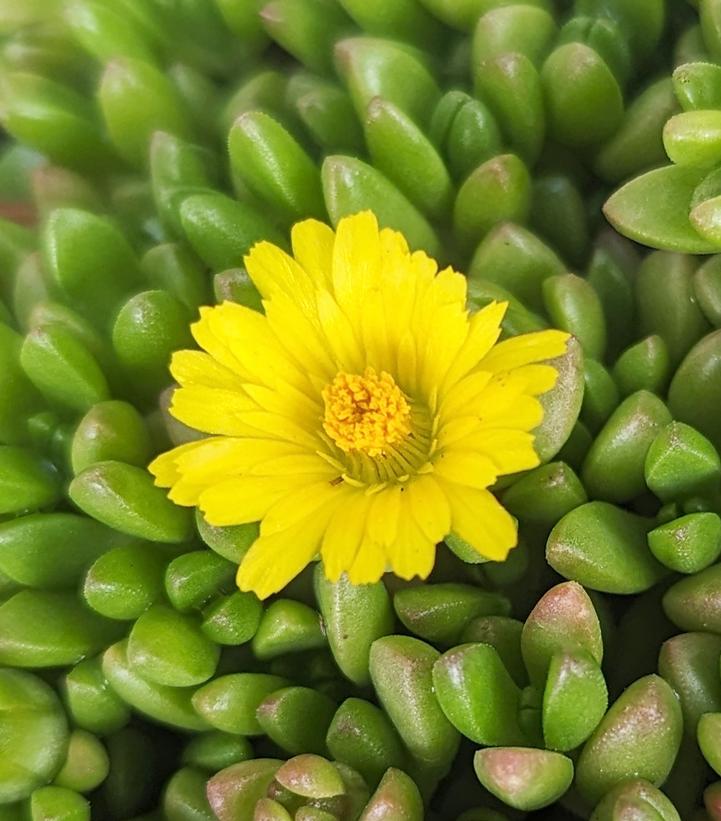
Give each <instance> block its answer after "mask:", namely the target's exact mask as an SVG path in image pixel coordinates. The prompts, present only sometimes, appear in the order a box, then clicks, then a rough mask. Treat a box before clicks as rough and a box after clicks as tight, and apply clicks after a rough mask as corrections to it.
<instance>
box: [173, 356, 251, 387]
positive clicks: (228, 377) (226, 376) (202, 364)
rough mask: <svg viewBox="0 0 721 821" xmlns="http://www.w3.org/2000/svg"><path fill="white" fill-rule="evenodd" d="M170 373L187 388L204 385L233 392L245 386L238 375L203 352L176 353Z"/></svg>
mask: <svg viewBox="0 0 721 821" xmlns="http://www.w3.org/2000/svg"><path fill="white" fill-rule="evenodd" d="M170 372H171V374H172V375H173V378H174V379H175V381H176V382H178V383H179V384H180V385H183V386H186V387H188V386H191V385H203V386H205V387H207V388H223V389H224V390H230V391H232V390H240V389H241V388H242V385H243V380H242V379H241V378H240V377H239V376H238V375H237V374H236V373H233V371H231V370H230V368H226V367H225V365H221V364H220V362H218V360H217V359H214V358H213V357H212V356H211V355H210V354H207V353H204V352H203V351H176V352H175V353H174V354H173V357H172V359H171V360H170Z"/></svg>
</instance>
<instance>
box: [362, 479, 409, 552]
mask: <svg viewBox="0 0 721 821" xmlns="http://www.w3.org/2000/svg"><path fill="white" fill-rule="evenodd" d="M371 499H372V503H371V506H370V509H369V511H368V535H369V537H370V540H371V541H372V542H376V543H377V544H379V545H388V544H390V543H391V542H393V540H394V539H395V537H396V532H397V530H398V516H399V514H400V509H401V488H400V485H396V484H393V485H390V486H389V487H387V488H384V489H383V490H380V491H378V492H377V493H375V494H373V496H372V497H371Z"/></svg>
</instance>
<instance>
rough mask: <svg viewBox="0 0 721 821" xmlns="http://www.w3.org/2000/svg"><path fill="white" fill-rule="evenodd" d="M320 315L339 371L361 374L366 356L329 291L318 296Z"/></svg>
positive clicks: (347, 320) (348, 321)
mask: <svg viewBox="0 0 721 821" xmlns="http://www.w3.org/2000/svg"><path fill="white" fill-rule="evenodd" d="M318 315H319V317H320V322H321V325H322V327H323V332H324V333H325V335H326V339H327V340H328V344H329V345H330V348H331V350H332V352H333V356H334V358H335V361H336V364H337V369H338V370H342V371H346V372H348V373H361V372H362V371H363V366H364V356H363V352H362V350H361V346H360V344H359V339H358V337H357V336H356V333H355V331H354V329H353V325H352V324H351V322H350V320H349V319H348V317H347V316H346V315H345V313H343V311H342V310H341V308H340V306H339V305H338V303H337V302H336V300H335V299H334V298H333V296H331V294H330V293H328V291H321V292H320V293H319V294H318Z"/></svg>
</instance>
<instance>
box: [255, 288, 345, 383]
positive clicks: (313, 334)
mask: <svg viewBox="0 0 721 821" xmlns="http://www.w3.org/2000/svg"><path fill="white" fill-rule="evenodd" d="M265 314H266V317H267V318H268V322H269V323H270V326H271V328H272V329H273V332H274V333H275V335H276V337H277V338H278V341H279V342H280V343H281V345H282V346H283V348H284V350H285V351H286V353H287V355H288V356H289V357H290V358H291V359H292V360H293V361H294V362H296V363H297V364H298V366H299V367H300V368H301V369H302V370H303V372H304V373H308V374H309V375H311V376H312V375H316V376H320V377H321V378H322V381H323V384H325V383H326V382H329V381H330V380H331V379H332V378H333V377H334V376H335V374H336V370H337V368H336V366H335V362H334V360H333V357H332V354H331V348H330V345H329V344H328V340H327V339H326V338H325V336H324V334H323V331H322V329H321V327H320V320H319V319H318V318H317V317H316V318H315V320H312V319H310V318H309V317H308V316H307V315H306V314H304V313H303V312H302V311H301V310H300V309H299V308H298V305H297V304H296V303H295V301H294V299H293V297H292V294H280V293H279V294H276V295H275V297H274V298H273V299H272V300H271V301H270V302H269V303H268V304H267V305H266V308H265Z"/></svg>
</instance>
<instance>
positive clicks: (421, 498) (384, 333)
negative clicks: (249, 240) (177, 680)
mask: <svg viewBox="0 0 721 821" xmlns="http://www.w3.org/2000/svg"><path fill="white" fill-rule="evenodd" d="M292 244H293V257H290V256H288V255H287V254H286V253H285V252H283V251H282V250H280V249H279V248H277V247H276V246H274V245H271V244H269V243H267V242H261V243H258V244H257V245H256V246H254V248H253V249H252V250H251V252H250V254H249V255H248V256H247V257H246V260H245V262H246V266H247V269H248V273H249V275H250V277H251V278H252V280H253V282H254V283H255V285H256V286H257V288H258V290H259V291H260V293H261V295H262V297H263V300H264V306H265V315H263V314H260V313H257V312H255V311H252V310H250V309H248V308H245V307H242V306H240V305H237V304H234V303H230V302H225V303H223V304H222V305H220V306H217V307H214V308H202V309H201V312H200V320H199V321H198V322H196V323H195V324H194V325H193V326H192V332H193V336H194V337H195V339H196V341H197V343H198V345H199V346H200V347H201V348H202V349H203V350H202V351H179V352H177V353H176V354H175V355H174V356H173V360H172V364H171V371H172V373H173V376H174V378H175V379H176V380H177V382H178V383H179V385H180V387H179V388H177V389H176V390H175V392H174V395H173V403H172V407H171V412H172V414H173V415H174V416H175V417H176V418H177V419H179V420H180V421H181V422H184V423H185V424H186V425H189V426H190V427H192V428H196V429H197V430H199V431H203V432H205V433H208V434H211V436H209V437H208V438H206V439H202V440H200V441H197V442H191V443H189V444H186V445H181V446H180V447H177V448H175V449H174V450H172V451H170V452H168V453H165V454H163V455H161V456H160V457H158V458H157V459H156V460H155V461H154V462H153V463H152V465H151V466H150V470H151V471H152V472H153V474H154V475H155V477H156V483H157V484H158V485H160V486H161V487H168V488H170V493H169V497H170V498H171V499H172V500H173V501H174V502H176V503H177V504H179V505H188V506H194V505H197V506H198V507H199V508H200V510H201V511H202V512H203V515H204V516H205V518H206V520H207V521H208V522H209V523H210V524H212V525H235V524H242V523H245V522H256V521H259V522H260V523H261V524H260V535H259V537H258V539H257V540H256V541H255V543H254V544H253V545H252V547H251V548H250V550H249V551H248V553H247V554H246V555H245V557H244V558H243V560H242V562H241V564H240V567H239V569H238V585H239V586H240V588H241V589H242V590H253V591H255V593H257V595H258V596H260V597H261V598H265V597H266V596H269V595H270V594H272V593H275V592H276V591H278V590H280V589H281V588H282V587H284V586H285V585H286V584H287V583H288V582H289V581H290V580H291V579H292V578H293V577H294V576H296V575H297V574H298V573H299V572H300V571H301V570H302V569H303V568H304V567H305V566H306V565H307V564H308V563H309V562H311V561H313V560H314V559H315V558H316V557H317V556H318V554H320V557H321V558H322V560H323V564H324V567H325V572H326V575H327V576H328V578H330V579H331V580H337V579H338V578H339V577H340V575H341V574H342V573H347V574H348V577H349V579H350V581H351V582H353V583H357V584H361V583H366V582H374V581H377V580H378V579H379V578H380V577H381V575H382V574H383V573H385V572H386V571H387V570H392V571H393V572H394V573H396V574H397V575H398V576H401V577H402V578H404V579H410V578H411V577H413V576H414V575H418V576H420V577H421V578H425V577H426V576H427V575H428V574H429V573H430V572H431V569H432V568H433V563H434V560H435V550H436V544H437V543H438V542H440V541H441V540H442V539H443V538H444V537H445V536H446V535H448V534H449V533H454V534H456V535H457V536H459V537H461V538H462V539H464V540H465V541H466V542H468V543H469V544H470V545H472V546H473V547H474V548H475V549H476V550H477V551H478V552H479V553H480V554H481V555H482V556H485V557H487V558H489V559H495V560H500V559H504V558H505V557H506V555H507V553H508V551H509V550H510V549H511V548H512V547H513V546H514V545H515V544H516V539H517V534H516V524H515V521H514V520H513V518H512V517H511V516H510V515H509V514H508V513H507V512H506V511H505V510H504V509H503V507H502V506H501V505H500V504H499V503H498V501H497V500H496V498H495V497H494V496H493V495H492V493H491V492H490V491H489V490H488V488H489V487H490V486H491V485H492V484H493V483H494V482H495V481H496V479H497V478H498V477H499V476H502V475H503V474H508V473H515V472H516V471H520V470H526V469H527V468H532V467H535V466H536V465H538V464H539V459H538V456H537V455H536V452H535V450H534V447H533V441H534V438H533V433H532V431H533V430H534V428H536V427H537V426H538V424H539V423H540V422H541V419H542V416H543V410H542V406H541V403H540V402H539V401H538V399H537V398H536V397H537V396H538V395H540V394H542V393H544V392H545V391H548V390H549V389H550V388H551V387H552V386H553V384H554V382H555V380H556V376H557V373H556V370H555V369H554V368H553V367H551V366H549V365H547V364H545V365H544V364H538V363H541V362H543V361H544V360H548V359H551V358H553V357H556V356H559V355H560V354H562V353H563V352H564V350H565V346H566V340H567V338H568V335H567V334H565V333H562V332H560V331H553V330H551V331H541V332H538V333H531V334H526V335H524V336H520V337H516V338H514V339H509V340H507V341H505V342H501V343H499V344H496V343H497V340H498V337H499V333H500V322H501V320H502V318H503V315H504V312H505V310H506V303H492V304H491V305H488V306H487V307H486V308H484V309H483V310H481V311H479V312H478V313H476V314H473V315H469V314H468V312H467V310H466V280H465V278H464V277H463V276H462V275H461V274H459V273H456V272H455V271H453V270H451V269H450V268H446V269H445V270H443V271H441V272H438V271H437V265H436V263H435V262H434V261H433V260H432V259H430V258H429V257H427V256H426V255H425V254H424V253H422V252H415V253H410V252H409V250H408V246H407V244H406V242H405V240H404V238H403V237H402V236H401V235H400V234H399V233H397V232H395V231H391V230H388V229H383V230H379V229H378V224H377V222H376V219H375V217H374V216H373V215H372V214H371V213H369V212H365V213H362V214H358V215H356V216H353V217H348V218H346V219H343V220H341V222H340V223H339V225H338V229H337V231H336V232H335V234H334V232H333V231H332V230H331V229H330V228H329V227H328V226H326V225H324V224H322V223H320V222H316V221H315V220H307V221H305V222H301V223H299V224H297V225H296V226H294V228H293V232H292Z"/></svg>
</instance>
